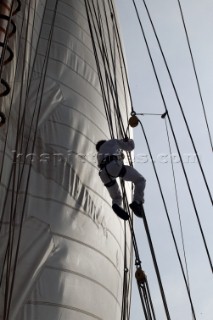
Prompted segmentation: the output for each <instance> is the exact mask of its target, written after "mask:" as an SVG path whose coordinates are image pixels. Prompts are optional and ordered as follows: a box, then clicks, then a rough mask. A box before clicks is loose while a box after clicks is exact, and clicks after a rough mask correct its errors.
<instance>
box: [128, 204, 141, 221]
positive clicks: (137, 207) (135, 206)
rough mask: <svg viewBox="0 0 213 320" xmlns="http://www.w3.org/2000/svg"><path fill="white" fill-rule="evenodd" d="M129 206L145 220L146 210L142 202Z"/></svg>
mask: <svg viewBox="0 0 213 320" xmlns="http://www.w3.org/2000/svg"><path fill="white" fill-rule="evenodd" d="M129 206H130V208H131V209H132V211H133V212H134V214H135V215H136V216H137V217H139V218H143V215H144V210H143V205H142V202H137V201H133V202H132V203H130V205H129Z"/></svg>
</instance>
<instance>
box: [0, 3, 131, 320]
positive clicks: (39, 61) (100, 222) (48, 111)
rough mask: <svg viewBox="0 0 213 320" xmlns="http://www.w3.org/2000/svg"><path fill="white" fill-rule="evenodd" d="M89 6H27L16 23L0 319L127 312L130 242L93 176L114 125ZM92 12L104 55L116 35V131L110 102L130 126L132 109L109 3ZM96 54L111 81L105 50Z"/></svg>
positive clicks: (8, 71)
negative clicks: (102, 144)
mask: <svg viewBox="0 0 213 320" xmlns="http://www.w3.org/2000/svg"><path fill="white" fill-rule="evenodd" d="M85 4H86V2H85V1H83V0H78V1H76V0H69V1H68V0H63V1H62V0H60V1H53V0H47V1H45V0H35V1H25V2H24V3H23V4H22V6H21V11H20V12H19V13H18V14H17V15H16V16H15V17H14V18H13V20H14V21H15V23H16V27H17V31H16V34H15V36H14V37H13V38H11V39H9V42H8V43H9V44H10V46H11V47H12V48H13V51H14V59H13V61H12V62H11V63H10V65H8V66H5V67H4V69H3V75H4V77H5V78H6V79H7V80H8V83H9V84H10V87H11V92H10V94H9V95H8V96H6V97H3V98H1V110H3V111H4V113H5V115H6V117H7V122H6V124H5V125H4V126H2V127H1V128H0V131H1V132H0V139H1V164H2V171H1V184H0V193H1V204H0V209H1V234H0V235H1V240H0V241H1V251H0V259H1V261H0V266H1V268H0V271H1V275H2V279H3V280H2V281H1V298H0V300H1V304H0V319H11V320H14V319H16V320H19V319H20V320H25V319H26V320H31V319H39V320H42V319H45V320H48V319H49V320H54V319H55V320H59V319H60V320H68V319H72V320H74V319H76V320H77V319H78V320H81V319H104V320H107V319H109V320H111V319H113V320H116V319H120V318H121V313H122V312H123V311H122V310H123V307H124V306H123V304H122V302H123V281H124V275H125V274H127V281H129V279H130V277H131V275H130V272H127V271H128V270H129V271H130V268H131V241H130V235H129V232H128V230H127V233H126V231H125V225H124V222H123V221H122V220H120V219H119V218H118V217H117V216H116V215H115V214H114V213H113V211H112V209H111V200H110V197H109V195H108V193H107V190H106V188H105V187H104V186H103V185H102V182H101V181H100V179H99V176H98V168H97V164H96V157H95V156H96V154H95V153H96V150H95V143H96V142H97V141H98V140H100V139H107V138H110V130H109V119H107V117H106V109H105V105H104V101H103V89H102V90H101V86H100V74H99V73H98V68H97V60H96V59H95V55H94V42H95V43H96V45H97V47H98V43H97V39H93V40H92V38H91V32H90V29H89V23H88V14H89V15H91V12H90V11H87V10H86V6H85ZM91 4H92V3H91V2H90V5H91ZM93 5H94V7H93V6H91V7H90V9H91V10H93V12H96V13H97V15H98V17H95V16H94V19H96V20H95V21H96V22H95V21H93V22H92V23H93V31H94V35H95V29H94V26H95V25H96V27H97V26H98V25H97V23H98V21H99V22H100V25H101V26H102V28H103V30H102V31H103V35H104V34H105V41H106V44H105V45H106V47H105V49H106V52H107V54H108V55H109V56H110V52H111V51H110V50H111V49H110V42H109V38H110V37H109V35H111V36H112V37H111V38H112V39H113V37H114V43H112V44H111V45H112V52H111V53H112V55H113V57H114V59H115V60H113V59H111V58H109V66H108V67H107V68H108V73H109V70H110V72H111V74H112V75H113V76H112V80H113V81H114V83H116V86H115V87H116V88H117V89H116V94H115V95H114V96H115V97H116V99H117V102H116V100H115V99H114V97H113V94H112V93H108V102H110V103H111V106H110V108H111V115H112V122H113V123H112V127H113V128H114V133H115V134H116V135H117V134H118V135H119V134H121V131H120V129H119V123H118V117H117V115H116V112H115V110H114V107H113V105H114V104H115V103H119V110H120V115H122V117H121V120H122V121H123V122H124V125H125V126H127V122H126V121H127V117H128V114H129V113H130V108H129V98H128V96H126V92H127V85H126V83H123V81H124V80H123V76H122V72H123V71H122V70H124V66H123V62H122V60H121V53H120V52H119V50H120V49H118V40H116V38H115V36H113V33H115V32H116V29H115V17H113V15H112V8H113V6H112V5H113V3H112V2H111V1H110V2H109V3H108V4H106V3H105V1H104V0H102V1H98V2H95V1H94V2H93ZM29 6H30V7H29ZM105 10H106V11H105ZM113 14H114V13H113ZM101 19H102V20H101ZM107 23H108V24H107ZM108 28H109V29H108ZM93 41H94V42H93ZM98 59H99V61H100V68H101V73H102V75H104V74H105V73H104V65H103V63H102V62H101V55H100V48H99V49H98ZM113 61H114V65H113ZM105 67H106V66H105ZM104 88H107V83H106V78H105V79H104ZM105 90H106V89H105ZM106 92H107V91H106ZM125 101H126V102H125ZM116 130H118V131H117V132H116ZM8 250H9V251H8ZM16 253H17V254H16ZM5 257H6V260H5ZM10 258H11V259H10ZM124 261H126V262H125V263H124ZM125 266H126V267H127V269H128V270H124V268H125ZM129 289H130V287H129ZM126 295H127V299H128V295H129V291H127V292H126ZM127 302H128V300H127ZM127 309H128V308H127Z"/></svg>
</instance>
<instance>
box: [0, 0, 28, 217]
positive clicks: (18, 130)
mask: <svg viewBox="0 0 213 320" xmlns="http://www.w3.org/2000/svg"><path fill="white" fill-rule="evenodd" d="M26 6H27V4H26V3H25V8H24V10H25V9H26ZM29 11H30V6H28V18H29ZM23 23H24V19H23V20H22V27H23ZM27 26H28V27H27V29H26V37H25V39H27V33H28V28H29V19H27ZM22 30H23V29H22V28H21V34H22ZM21 34H20V37H21ZM19 52H20V49H19V51H18V58H19ZM25 52H26V42H25ZM25 56H26V55H24V57H25ZM17 65H18V63H17ZM17 65H16V72H17ZM24 67H25V65H24V64H23V66H22V69H23V70H22V77H23V74H24ZM15 76H16V74H15ZM22 87H23V78H22V86H21V94H20V96H22ZM13 94H14V90H13ZM11 104H12V100H11ZM25 109H26V105H25V107H24V110H23V112H24V111H25ZM10 110H11V106H10ZM20 112H21V98H20V101H19V112H18V124H19V122H20V121H19V120H20V117H21V116H20ZM8 127H9V125H8ZM20 130H21V127H19V126H18V127H17V134H16V150H17V148H18V138H19V134H20ZM15 156H16V153H14V161H13V165H12V168H11V173H10V177H9V181H8V183H9V185H10V183H11V178H12V171H13V170H14V164H15V163H16V161H15ZM15 171H16V166H15ZM19 176H20V165H19ZM19 176H18V180H19ZM14 183H15V182H14ZM17 185H18V183H17ZM18 188H19V187H17V189H18ZM8 192H9V190H7V193H6V196H5V201H4V206H3V214H2V217H1V220H2V219H3V215H4V212H5V205H6V201H7V196H8ZM17 192H18V190H17ZM13 196H14V192H13V193H12V197H13ZM17 196H18V193H17V194H16V202H15V203H17ZM15 207H16V205H15ZM15 207H14V208H15ZM14 210H15V209H14ZM13 219H15V217H14V218H13Z"/></svg>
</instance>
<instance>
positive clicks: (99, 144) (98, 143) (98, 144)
mask: <svg viewBox="0 0 213 320" xmlns="http://www.w3.org/2000/svg"><path fill="white" fill-rule="evenodd" d="M104 142H106V140H100V141H98V142H97V143H96V150H97V151H99V149H100V147H101V146H102V144H104Z"/></svg>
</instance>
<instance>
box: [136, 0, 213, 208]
mask: <svg viewBox="0 0 213 320" xmlns="http://www.w3.org/2000/svg"><path fill="white" fill-rule="evenodd" d="M132 1H133V5H134V8H135V11H136V14H137V18H138V22H139V24H140V27H141V31H142V35H143V38H144V41H145V44H146V47H147V51H148V54H149V58H150V61H151V63H152V67H153V70H154V73H155V76H156V80H157V73H156V70H155V66H154V62H153V59H152V56H151V52H150V49H149V45H148V42H147V39H146V35H145V32H144V29H143V25H142V22H141V19H140V16H139V12H138V9H137V5H136V3H135V1H134V0H132ZM142 1H143V3H144V6H145V9H146V12H147V15H148V18H149V21H150V23H151V25H152V29H153V32H154V35H155V38H156V40H157V43H158V46H159V49H160V52H161V55H162V58H163V61H164V64H165V67H166V70H167V72H168V75H169V78H170V81H171V84H172V87H173V90H174V93H175V96H176V99H177V102H178V105H179V107H180V111H181V114H182V117H183V119H184V123H185V125H186V129H187V132H188V135H189V137H190V140H191V143H192V147H193V149H194V152H195V154H196V155H197V156H198V152H197V149H196V146H195V143H194V140H193V137H192V134H191V131H190V128H189V125H188V122H187V119H186V116H185V113H184V111H183V107H182V104H181V102H180V98H179V96H178V93H177V89H176V87H175V84H174V81H173V78H172V75H171V72H170V69H169V67H168V63H167V60H166V58H165V55H164V52H163V50H162V46H161V43H160V40H159V38H158V35H157V32H156V29H155V26H154V24H153V21H152V19H151V15H150V13H149V10H148V7H147V5H146V2H145V0H142ZM157 82H158V85H159V81H158V80H157ZM163 103H164V107H165V112H167V107H166V105H165V101H164V99H163ZM197 159H198V165H199V168H200V171H201V174H202V177H203V180H204V184H205V186H206V189H207V192H208V195H209V198H210V201H211V204H212V205H213V198H212V195H211V191H210V188H209V185H208V182H207V179H206V176H205V173H204V170H203V167H202V165H201V162H200V159H199V157H197Z"/></svg>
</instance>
